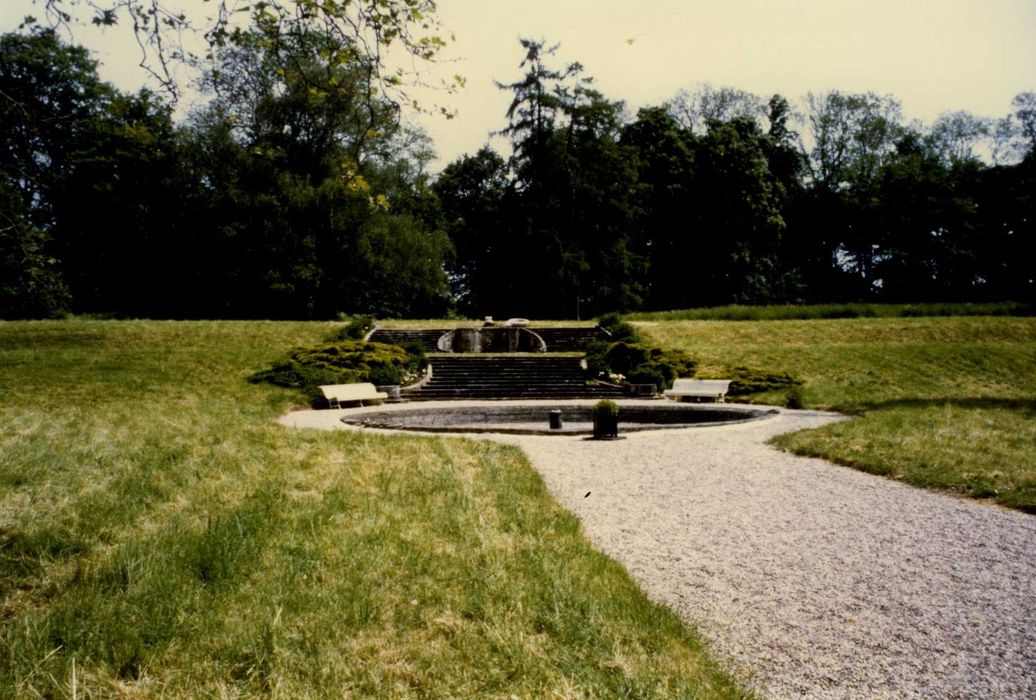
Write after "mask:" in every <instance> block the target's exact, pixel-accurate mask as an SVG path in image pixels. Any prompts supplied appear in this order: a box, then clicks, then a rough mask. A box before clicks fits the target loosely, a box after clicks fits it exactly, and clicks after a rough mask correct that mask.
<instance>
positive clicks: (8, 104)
mask: <svg viewBox="0 0 1036 700" xmlns="http://www.w3.org/2000/svg"><path fill="white" fill-rule="evenodd" d="M113 95H114V90H112V89H111V87H110V86H108V85H106V84H104V83H102V82H101V80H100V79H99V78H98V77H97V63H96V62H95V61H94V60H92V59H91V58H90V56H89V53H88V52H87V51H86V49H83V48H82V47H75V46H66V45H64V44H62V43H61V42H59V41H58V39H57V36H56V34H55V33H54V32H53V31H51V30H37V31H33V32H31V33H29V34H4V35H3V36H2V37H0V176H2V177H3V178H4V180H5V181H6V183H7V185H8V186H9V187H10V188H12V189H13V190H14V191H17V192H19V193H20V194H21V197H22V200H23V202H24V205H25V207H26V209H27V211H28V216H29V219H30V221H31V222H32V224H33V225H34V226H37V227H41V228H44V229H47V228H49V227H50V226H52V224H53V211H52V209H53V195H54V192H55V191H56V190H57V189H59V184H60V182H61V180H62V179H63V178H64V177H65V176H66V175H67V173H68V171H69V169H70V167H71V166H70V164H69V158H70V157H71V156H72V154H74V153H76V152H77V151H78V150H80V149H81V148H82V147H83V146H84V145H86V144H88V141H89V138H88V137H87V132H89V131H90V130H91V129H92V125H93V123H94V120H95V119H97V118H99V117H101V116H102V115H103V114H104V112H105V111H106V109H107V105H108V104H109V102H110V100H111V99H112V97H113Z"/></svg>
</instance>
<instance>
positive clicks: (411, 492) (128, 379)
mask: <svg viewBox="0 0 1036 700" xmlns="http://www.w3.org/2000/svg"><path fill="white" fill-rule="evenodd" d="M331 330H332V326H331V325H330V324H306V323H254V322H220V323H216V322H204V323H201V322H199V323H176V322H100V321H82V320H79V321H62V322H25V323H21V322H18V323H14V322H11V323H0V394H2V396H3V397H4V400H3V404H2V407H0V600H2V607H0V625H2V627H0V697H41V696H42V697H72V696H78V697H104V696H126V695H132V696H140V697H149V696H172V697H184V696H219V697H225V696H234V697H250V696H259V695H262V696H276V697H291V698H297V697H301V698H305V697H313V698H323V697H343V696H369V697H393V698H395V697H401V698H406V697H480V698H481V697H490V698H492V697H499V698H511V697H521V698H540V697H658V698H670V697H738V696H742V695H745V692H744V691H743V690H742V689H740V688H739V687H738V686H737V685H736V684H735V682H734V681H733V680H732V679H731V678H730V677H728V676H727V675H725V674H724V673H722V672H721V671H720V670H718V668H717V666H716V665H715V664H714V663H713V661H711V660H710V658H709V657H708V656H707V654H706V652H705V651H704V650H703V648H702V646H701V644H700V642H699V640H698V639H697V638H696V637H695V636H694V634H693V633H692V632H691V631H689V630H688V629H687V628H686V627H685V626H684V625H683V624H681V622H680V621H679V620H678V619H677V618H676V616H675V615H674V614H673V613H671V612H670V611H669V610H667V609H665V608H662V607H660V606H657V605H655V604H653V603H651V602H650V601H648V600H647V599H646V598H645V596H644V595H643V594H642V593H641V592H640V591H639V590H638V589H637V588H636V586H635V585H634V583H633V582H632V580H631V579H630V578H629V576H628V575H627V574H626V573H625V572H624V571H623V570H622V569H621V568H620V567H619V566H618V565H617V564H616V563H614V562H613V561H611V560H610V559H608V558H606V557H604V556H603V555H601V554H599V553H597V552H595V551H594V550H593V549H592V548H591V547H590V546H589V544H588V543H587V541H586V540H585V539H584V538H583V536H582V534H581V531H580V527H579V524H578V522H577V521H576V520H575V518H574V517H573V516H571V515H570V514H568V513H566V512H565V511H563V510H561V509H560V508H559V507H558V506H557V504H556V503H555V502H554V501H553V500H552V499H551V498H550V496H549V494H548V493H547V491H546V490H545V488H544V485H543V483H542V481H541V480H540V478H539V477H538V475H536V473H535V472H534V471H533V470H532V469H531V468H530V467H529V465H528V463H527V462H526V460H525V459H524V457H523V456H522V454H521V453H520V452H519V451H518V450H517V449H515V448H511V447H506V446H501V445H497V444H493V443H489V442H481V441H472V440H463V439H446V438H436V437H403V436H393V437H382V436H371V435H360V434H354V433H344V432H343V433H321V432H312V431H296V430H289V429H286V428H283V427H280V426H279V425H276V424H275V423H274V421H273V418H274V417H275V416H277V415H278V414H280V413H281V412H283V410H285V408H286V407H287V406H288V405H289V403H290V402H291V401H293V400H296V399H295V398H294V397H293V396H292V395H291V394H290V393H289V392H286V391H282V390H278V389H275V388H271V387H265V386H257V385H252V384H249V383H247V381H246V378H247V377H248V376H249V375H250V374H251V373H252V372H254V371H256V370H258V369H261V368H263V367H266V366H268V365H269V364H270V363H271V362H272V361H273V360H275V359H277V358H279V357H281V356H282V355H283V354H284V352H285V351H286V350H287V349H289V348H292V347H294V346H297V345H302V344H313V343H316V342H318V341H319V340H320V339H322V338H323V337H325V336H327V335H328V334H330V332H331Z"/></svg>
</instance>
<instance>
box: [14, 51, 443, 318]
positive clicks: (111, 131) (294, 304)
mask: <svg viewBox="0 0 1036 700" xmlns="http://www.w3.org/2000/svg"><path fill="white" fill-rule="evenodd" d="M0 42H2V43H0V106H2V109H0V168H2V178H0V198H2V204H3V206H2V214H0V216H2V217H3V218H2V226H3V238H2V239H0V266H2V273H3V281H2V290H0V307H2V311H3V316H5V317H17V316H42V315H49V314H54V313H59V312H61V311H64V310H66V309H70V310H72V311H76V312H89V313H111V314H116V315H122V316H150V317H264V318H327V317H331V316H333V315H334V314H335V313H337V312H340V311H364V312H369V313H374V314H384V315H395V314H403V315H408V314H442V313H444V312H445V311H446V310H447V309H448V308H449V306H450V290H449V285H448V281H447V277H446V272H445V269H444V266H443V260H444V259H445V256H446V253H447V251H448V250H449V241H448V240H447V239H446V237H445V234H443V233H442V232H441V231H440V230H439V229H438V228H437V227H436V226H435V218H436V216H437V215H436V211H437V207H436V205H435V198H434V195H433V194H432V193H431V191H430V189H429V187H428V183H427V177H426V175H425V174H424V173H423V167H424V164H425V163H426V162H427V160H428V159H429V157H430V151H429V150H428V146H427V143H426V139H424V138H423V137H422V136H421V135H420V134H416V133H411V132H408V131H407V130H405V129H403V128H402V127H401V126H400V120H399V108H398V106H397V105H396V104H394V103H392V102H391V101H389V100H387V99H383V98H382V99H379V98H378V97H377V96H372V95H371V93H370V83H369V80H368V79H367V78H368V76H367V74H368V73H369V72H370V71H371V70H372V66H370V65H369V63H368V60H369V59H367V60H365V59H363V58H362V57H360V56H356V57H354V58H352V59H351V60H350V61H348V62H344V63H342V62H339V63H337V64H332V63H331V62H329V61H328V56H330V55H331V54H332V53H333V52H336V51H343V50H346V49H345V48H344V47H343V46H342V45H339V44H336V43H335V40H334V37H332V36H328V35H320V34H315V33H314V34H307V33H305V32H299V33H294V34H283V35H279V36H278V37H277V41H275V42H271V41H269V40H268V39H267V37H265V36H264V35H262V34H261V33H258V32H256V33H255V34H254V35H252V36H247V35H246V36H244V37H239V38H238V40H237V41H236V42H235V43H234V44H233V45H232V46H227V47H225V48H223V49H222V50H221V51H219V52H218V54H217V55H216V58H215V60H214V61H213V63H212V66H211V68H210V70H209V71H208V72H207V74H206V77H205V88H206V89H207V93H208V95H209V96H210V98H211V99H210V100H209V101H208V102H207V104H206V105H205V106H204V107H203V108H201V109H198V110H196V111H195V112H193V113H192V115H191V116H190V118H189V119H188V120H186V122H185V123H184V124H181V125H179V126H177V125H174V124H173V122H172V120H171V116H170V110H169V108H168V107H167V106H165V105H164V104H163V102H162V101H161V100H159V99H158V98H156V96H154V95H153V94H150V93H148V92H141V93H140V94H138V95H126V94H122V93H120V92H118V91H117V90H115V89H114V88H112V86H110V85H108V84H105V83H103V82H102V81H100V80H99V78H98V76H97V72H96V65H95V63H94V61H92V60H91V59H90V57H89V55H88V54H87V52H86V51H85V50H84V49H82V48H77V47H72V46H66V45H63V44H62V43H61V42H60V41H59V40H58V39H57V37H56V35H55V33H54V32H53V31H51V30H37V31H34V32H32V33H29V34H8V35H5V36H3V37H2V38H0Z"/></svg>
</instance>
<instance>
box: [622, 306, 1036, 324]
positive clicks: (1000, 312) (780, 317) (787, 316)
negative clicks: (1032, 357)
mask: <svg viewBox="0 0 1036 700" xmlns="http://www.w3.org/2000/svg"><path fill="white" fill-rule="evenodd" d="M1034 315H1036V306H1033V305H1032V304H1021V303H1017V302H989V303H944V304H813V305H810V306H802V305H794V304H785V305H779V306H742V305H739V304H731V305H729V306H715V307H709V308H698V309H677V310H673V311H639V312H637V313H632V314H629V315H627V316H626V318H627V320H631V321H787V320H806V319H835V318H920V317H931V316H1034Z"/></svg>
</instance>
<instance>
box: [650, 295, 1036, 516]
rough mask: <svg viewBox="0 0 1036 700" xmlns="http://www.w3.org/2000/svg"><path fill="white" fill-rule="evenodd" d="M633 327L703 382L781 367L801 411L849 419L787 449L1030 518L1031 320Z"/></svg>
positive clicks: (790, 442)
mask: <svg viewBox="0 0 1036 700" xmlns="http://www.w3.org/2000/svg"><path fill="white" fill-rule="evenodd" d="M807 308H808V307H807ZM636 325H637V327H638V328H640V330H641V331H642V332H643V333H644V334H645V335H646V336H647V337H648V338H649V339H650V340H651V341H652V342H655V343H658V344H660V345H665V346H672V347H678V348H682V349H683V350H686V351H687V352H689V353H690V354H691V355H692V356H693V357H695V358H697V359H698V360H699V361H700V362H701V367H700V369H699V375H701V376H723V374H724V372H725V371H726V370H728V369H729V368H730V367H733V366H737V365H748V366H751V367H762V368H768V369H773V370H784V371H788V372H791V373H792V374H794V375H797V376H799V377H801V378H803V379H805V380H806V385H805V387H804V391H803V398H804V402H805V405H806V406H808V407H813V408H829V409H834V410H838V411H843V412H846V413H850V414H854V415H856V416H859V418H858V419H857V420H853V421H847V422H843V423H838V424H836V425H830V426H827V427H824V428H820V429H817V430H810V431H805V432H800V433H796V434H792V435H785V436H780V437H778V438H777V439H776V440H775V442H776V444H777V445H779V446H781V447H783V448H785V449H788V450H791V451H793V452H796V453H799V454H805V455H812V456H819V457H823V458H825V459H829V460H831V461H834V462H837V463H840V464H844V465H848V466H852V467H855V468H857V469H862V470H864V471H869V472H873V473H876V474H883V475H887V476H890V477H893V478H896V479H902V480H903V481H906V482H908V483H911V484H914V485H916V486H921V487H925V488H933V489H944V490H948V491H951V492H955V493H960V494H964V495H969V496H973V497H978V498H992V499H995V500H996V501H997V502H998V503H1000V504H1002V505H1005V506H1009V507H1012V508H1019V509H1022V510H1026V511H1029V512H1033V513H1036V318H1001V317H995V318H994V317H956V318H856V319H843V320H805V321H797V320H782V321H755V322H743V321H691V320H685V321H665V322H657V321H655V322H651V321H639V322H637V323H636ZM756 398H757V399H758V400H760V401H771V402H777V403H779V402H781V401H782V400H783V397H782V396H780V395H770V396H766V395H762V396H759V397H756Z"/></svg>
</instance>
